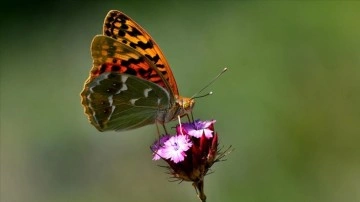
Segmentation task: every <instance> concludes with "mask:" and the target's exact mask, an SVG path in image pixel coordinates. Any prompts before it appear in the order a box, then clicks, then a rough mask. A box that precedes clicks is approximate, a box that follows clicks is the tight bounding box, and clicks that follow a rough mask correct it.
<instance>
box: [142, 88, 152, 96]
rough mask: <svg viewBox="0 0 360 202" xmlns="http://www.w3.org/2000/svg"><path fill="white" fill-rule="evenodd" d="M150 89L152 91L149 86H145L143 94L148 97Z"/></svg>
mask: <svg viewBox="0 0 360 202" xmlns="http://www.w3.org/2000/svg"><path fill="white" fill-rule="evenodd" d="M150 91H152V89H151V88H146V89H145V90H144V96H145V97H148V96H149V92H150Z"/></svg>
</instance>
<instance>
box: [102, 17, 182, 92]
mask: <svg viewBox="0 0 360 202" xmlns="http://www.w3.org/2000/svg"><path fill="white" fill-rule="evenodd" d="M103 35H105V36H109V37H111V38H114V39H116V40H117V41H119V42H120V43H122V44H124V45H126V46H128V47H131V48H134V49H135V50H136V51H137V52H139V53H140V54H142V55H144V56H146V57H147V58H148V59H149V60H150V61H152V62H153V63H154V64H155V67H156V69H153V70H152V72H151V73H150V74H151V75H153V77H154V78H155V77H157V79H160V78H161V79H163V80H164V81H163V82H165V83H167V85H166V88H167V90H168V91H169V92H170V94H171V95H178V94H179V92H178V88H177V85H176V81H175V78H174V76H173V73H172V71H171V68H170V66H169V64H168V62H167V61H166V59H165V56H164V54H163V53H162V52H161V50H160V48H159V46H158V45H157V44H156V43H155V41H154V40H152V38H151V36H150V35H149V34H148V33H147V32H146V31H145V30H144V29H143V28H141V26H140V25H138V24H137V23H136V22H135V21H134V20H132V19H131V18H130V17H128V16H127V15H125V14H124V13H122V12H120V11H116V10H111V11H109V12H108V14H107V15H106V17H105V20H104V28H103ZM159 73H160V74H161V77H160V74H159ZM145 79H146V78H145ZM167 86H168V87H167Z"/></svg>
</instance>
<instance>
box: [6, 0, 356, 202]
mask: <svg viewBox="0 0 360 202" xmlns="http://www.w3.org/2000/svg"><path fill="white" fill-rule="evenodd" d="M2 6H3V7H2V8H1V10H2V13H1V27H2V28H1V41H0V42H1V43H0V44H1V56H0V57H1V58H0V59H1V60H0V61H1V89H0V90H1V91H0V93H1V94H0V95H1V193H0V199H1V202H24V201H26V202H48V201H51V202H58V201H59V202H60V201H61V202H63V201H68V202H98V201H106V202H115V201H116V202H118V201H156V202H162V201H164V202H165V201H172V202H182V201H198V199H197V198H196V196H195V192H194V189H193V188H192V186H191V184H190V183H188V182H184V183H181V184H178V183H176V182H175V183H171V182H168V180H169V179H168V177H169V176H168V175H167V174H165V172H166V170H164V169H163V168H160V167H158V166H157V165H158V164H161V163H159V162H153V161H152V160H151V151H150V149H149V146H150V144H151V143H152V142H153V141H154V140H155V137H156V134H157V133H156V127H155V126H154V125H151V126H147V127H144V128H141V129H137V130H133V131H128V132H122V133H116V132H107V133H100V132H98V131H97V130H96V129H95V128H94V127H93V126H92V125H90V124H89V123H88V120H87V118H86V116H85V115H84V112H83V107H82V106H81V104H80V96H79V93H80V91H81V90H82V87H83V83H84V81H85V79H86V78H87V77H88V74H89V70H90V67H91V62H92V59H91V57H90V50H89V47H90V42H91V40H92V38H93V36H94V35H96V34H100V33H101V31H102V23H103V20H104V17H105V15H106V13H107V12H108V11H109V10H111V9H116V10H121V11H123V12H124V13H126V14H127V15H129V16H130V17H131V18H133V19H134V20H136V21H137V22H138V23H139V24H140V25H142V26H143V27H144V28H145V29H146V30H147V31H148V32H149V33H150V34H151V35H152V36H153V37H154V39H155V40H156V41H157V43H158V44H159V45H160V47H161V48H162V50H163V52H164V53H165V55H166V56H167V59H168V61H169V63H170V64H171V66H172V69H173V72H174V74H175V77H176V79H177V82H178V85H179V89H180V91H181V94H182V95H185V96H191V95H193V94H194V93H195V92H197V91H198V90H199V89H200V88H201V87H203V86H204V85H205V84H207V83H208V81H210V80H211V78H213V77H214V76H215V75H216V74H217V73H218V72H219V71H220V70H221V69H222V68H223V67H225V66H226V67H228V68H229V71H228V72H227V73H226V74H225V75H223V76H222V77H221V78H220V79H219V80H218V81H217V82H216V83H215V84H214V85H213V86H211V87H210V89H209V90H211V91H213V92H214V94H213V95H212V96H208V97H206V98H202V99H199V100H198V101H197V105H196V107H195V110H194V115H195V117H198V118H202V119H211V118H214V119H217V124H216V130H217V131H218V132H219V134H220V141H221V145H224V146H228V145H233V147H234V148H235V151H234V152H233V153H231V154H230V155H229V156H228V158H227V159H228V160H227V161H226V162H222V163H218V164H215V166H214V167H213V169H214V170H215V173H213V174H211V175H209V176H207V177H206V182H205V192H206V194H207V196H208V201H246V202H258V201H264V202H269V201H275V202H279V201H284V202H288V201H291V202H303V201H316V202H318V201H324V202H332V201H334V202H338V201H349V202H352V201H354V202H355V201H360V158H359V156H360V146H359V143H360V40H359V36H360V23H359V19H360V3H359V2H356V1H348V2H341V1H331V2H326V1H307V2H300V1H298V2H285V1H274V2H251V1H238V2H237V1H202V2H201V1H199V2H190V1H189V2H186V1H185V2H183V1H168V2H166V3H165V2H163V3H155V2H152V3H150V2H145V1H112V2H111V3H96V2H95V1H89V2H88V3H79V2H77V1H63V2H61V3H60V2H59V3H57V2H56V1H54V2H40V1H34V2H31V3H30V2H28V3H25V4H24V3H21V4H20V3H19V2H16V1H9V2H5V3H2Z"/></svg>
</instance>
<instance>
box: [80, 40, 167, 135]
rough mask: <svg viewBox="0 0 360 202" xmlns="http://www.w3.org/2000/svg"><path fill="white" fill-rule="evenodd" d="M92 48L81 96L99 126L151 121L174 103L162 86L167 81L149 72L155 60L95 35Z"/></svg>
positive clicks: (107, 127)
mask: <svg viewBox="0 0 360 202" xmlns="http://www.w3.org/2000/svg"><path fill="white" fill-rule="evenodd" d="M91 51H92V57H93V67H92V69H91V71H90V76H89V78H88V80H87V81H86V82H85V86H84V89H83V91H82V93H81V97H82V104H83V106H84V108H85V113H86V114H87V115H88V118H89V120H90V122H91V123H92V124H93V125H94V126H95V127H96V128H97V129H98V130H100V131H106V130H129V129H134V128H138V127H141V126H144V125H148V124H153V123H155V121H156V118H157V117H161V116H162V115H161V114H162V113H166V110H167V109H169V107H170V106H171V105H172V104H173V99H172V97H171V96H170V94H169V92H168V91H167V90H166V89H165V88H164V87H166V84H167V83H166V82H164V80H163V79H162V78H161V77H160V79H157V77H153V75H152V74H151V73H150V72H151V71H153V70H154V69H156V67H155V64H154V63H153V62H152V61H150V60H149V59H148V58H147V57H145V56H144V55H142V54H140V53H139V52H137V51H136V50H135V49H133V48H131V47H128V46H125V45H124V44H122V43H120V42H118V41H116V40H115V39H113V38H110V37H107V36H102V35H98V36H95V37H94V39H93V42H92V47H91ZM138 74H141V77H140V76H139V75H138ZM144 75H145V76H146V77H145V78H144V79H143V77H144Z"/></svg>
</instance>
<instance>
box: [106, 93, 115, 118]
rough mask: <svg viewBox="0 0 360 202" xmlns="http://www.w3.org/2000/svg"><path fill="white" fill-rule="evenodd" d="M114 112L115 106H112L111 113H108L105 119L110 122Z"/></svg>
mask: <svg viewBox="0 0 360 202" xmlns="http://www.w3.org/2000/svg"><path fill="white" fill-rule="evenodd" d="M111 99H112V98H111ZM114 111H115V106H114V105H113V106H111V112H110V114H109V117H108V118H107V120H110V118H111V115H112V114H113V113H114Z"/></svg>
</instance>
